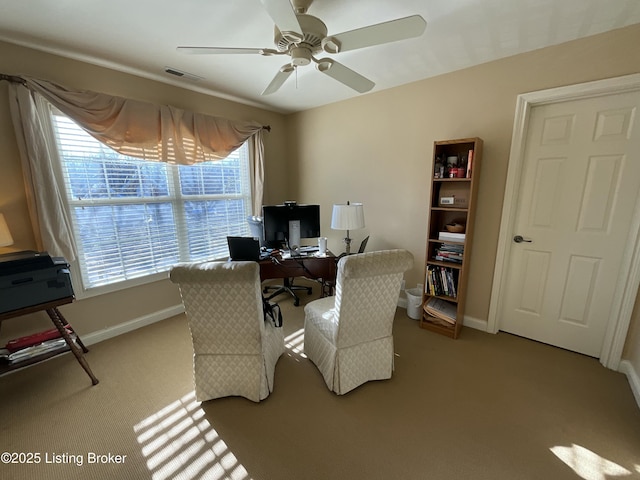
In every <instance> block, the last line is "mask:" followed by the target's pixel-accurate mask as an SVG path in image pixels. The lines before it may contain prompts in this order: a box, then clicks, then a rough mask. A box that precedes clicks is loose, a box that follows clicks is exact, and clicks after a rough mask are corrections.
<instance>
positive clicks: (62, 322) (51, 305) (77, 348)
mask: <svg viewBox="0 0 640 480" xmlns="http://www.w3.org/2000/svg"><path fill="white" fill-rule="evenodd" d="M71 302H73V297H65V298H60V299H58V300H53V301H51V302H47V303H41V304H38V305H32V306H30V307H24V308H20V309H18V310H12V311H10V312H5V313H2V314H0V322H3V321H5V320H9V319H11V318H16V317H20V316H22V315H26V314H28V313H35V312H41V311H45V312H47V315H49V318H50V319H51V321H52V322H53V324H54V325H55V327H56V329H57V330H58V332H60V335H61V336H62V338H64V341H65V342H66V346H64V347H61V348H60V349H58V350H54V351H52V352H47V353H43V354H41V355H36V356H34V357H33V358H29V359H26V360H22V361H19V362H16V363H10V364H8V365H3V364H0V375H3V374H5V373H7V372H10V371H12V370H17V369H19V368H22V367H26V366H27V365H32V364H34V363H38V362H41V361H43V360H46V359H48V358H51V357H54V356H56V355H59V354H61V353H64V352H67V351H69V350H71V352H72V353H73V354H74V355H75V357H76V359H77V360H78V363H79V364H80V366H81V367H82V368H83V369H84V371H85V372H87V375H89V378H90V379H91V383H92V385H97V384H98V379H97V378H96V376H95V375H94V374H93V372H92V371H91V368H90V367H89V363H87V360H86V359H85V358H84V355H83V353H87V352H88V351H89V349H87V347H85V346H84V344H83V343H82V340H80V337H79V336H78V334H75V335H76V339H75V341H74V340H73V339H72V338H71V335H69V329H71V332H72V333H75V332H74V331H73V327H71V325H69V322H67V320H66V319H65V318H64V317H63V316H62V313H60V310H58V307H59V306H60V305H65V304H68V303H71ZM67 327H68V328H67Z"/></svg>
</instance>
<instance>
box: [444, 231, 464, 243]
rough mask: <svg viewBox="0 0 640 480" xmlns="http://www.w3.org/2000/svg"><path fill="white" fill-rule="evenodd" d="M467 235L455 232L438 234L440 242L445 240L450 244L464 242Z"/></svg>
mask: <svg viewBox="0 0 640 480" xmlns="http://www.w3.org/2000/svg"><path fill="white" fill-rule="evenodd" d="M464 239H465V234H464V233H453V232H438V240H445V241H447V240H448V241H450V242H464Z"/></svg>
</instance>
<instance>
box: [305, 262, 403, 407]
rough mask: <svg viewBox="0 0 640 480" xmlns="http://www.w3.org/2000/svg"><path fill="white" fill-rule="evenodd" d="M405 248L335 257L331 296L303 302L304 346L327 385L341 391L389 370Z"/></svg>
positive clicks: (388, 374) (385, 375)
mask: <svg viewBox="0 0 640 480" xmlns="http://www.w3.org/2000/svg"><path fill="white" fill-rule="evenodd" d="M412 265H413V255H411V253H409V252H408V251H406V250H382V251H375V252H369V253H362V254H356V255H348V256H345V257H343V258H341V259H340V261H339V262H338V273H337V277H336V291H335V296H334V297H325V298H321V299H319V300H314V301H312V302H309V303H308V304H307V305H306V306H305V322H304V351H305V353H306V355H307V357H308V358H309V359H310V360H311V361H312V362H313V363H314V364H315V365H316V366H317V367H318V370H320V373H321V374H322V376H323V377H324V381H325V383H326V384H327V387H328V388H329V389H330V390H332V391H333V392H335V393H337V394H338V395H343V394H345V393H347V392H349V391H351V390H353V389H354V388H356V387H358V386H360V385H362V384H363V383H365V382H368V381H371V380H383V379H388V378H391V375H392V373H393V335H392V327H393V319H394V315H395V312H396V306H397V304H398V297H399V296H400V288H401V285H402V277H403V274H404V272H405V271H407V270H408V269H409V268H411V266H412Z"/></svg>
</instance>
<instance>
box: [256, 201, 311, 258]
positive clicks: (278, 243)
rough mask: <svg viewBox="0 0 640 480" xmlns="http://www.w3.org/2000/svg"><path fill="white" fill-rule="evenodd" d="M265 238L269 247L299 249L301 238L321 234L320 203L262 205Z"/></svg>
mask: <svg viewBox="0 0 640 480" xmlns="http://www.w3.org/2000/svg"><path fill="white" fill-rule="evenodd" d="M262 221H263V223H264V240H265V243H266V244H267V246H268V247H271V248H281V247H283V246H284V247H286V248H289V249H291V250H297V249H298V247H300V239H301V238H316V237H319V236H320V205H298V204H297V203H293V202H288V203H286V204H284V205H265V206H263V207H262Z"/></svg>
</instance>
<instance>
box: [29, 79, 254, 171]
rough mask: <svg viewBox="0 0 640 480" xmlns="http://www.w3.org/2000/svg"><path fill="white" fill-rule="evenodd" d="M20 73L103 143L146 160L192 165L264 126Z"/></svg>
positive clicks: (230, 149) (224, 153)
mask: <svg viewBox="0 0 640 480" xmlns="http://www.w3.org/2000/svg"><path fill="white" fill-rule="evenodd" d="M19 78H20V79H21V80H22V82H21V83H22V85H24V86H25V87H27V88H28V89H29V90H31V91H34V92H37V93H39V94H40V95H42V96H43V97H44V98H45V99H46V100H47V101H48V102H49V103H51V104H52V105H54V106H55V107H56V108H58V109H59V110H60V111H61V112H63V113H64V114H66V115H68V116H69V117H71V118H72V119H73V120H75V121H76V122H77V123H78V124H79V125H80V126H81V127H82V128H83V129H85V130H86V131H87V132H88V133H89V134H90V135H92V136H93V137H95V138H96V139H98V140H99V141H100V142H102V143H104V144H106V145H108V146H109V147H111V148H113V149H114V150H116V151H117V152H119V153H121V154H123V155H129V156H132V157H136V158H142V159H145V160H151V161H164V162H169V163H179V164H183V165H191V164H193V163H197V162H203V161H209V160H215V159H222V158H226V157H227V156H228V155H229V154H230V153H231V152H233V151H234V150H235V149H237V148H239V147H240V146H241V145H242V144H243V143H244V142H245V141H246V140H247V139H248V138H250V137H251V136H253V135H254V134H255V133H257V132H259V131H261V130H262V128H263V127H262V125H261V124H259V123H257V122H253V121H237V120H229V119H226V118H221V117H214V116H210V115H204V114H201V113H194V112H190V111H187V110H182V109H179V108H176V107H173V106H170V105H154V104H151V103H147V102H142V101H139V100H131V99H127V98H122V97H117V96H112V95H107V94H104V93H96V92H92V91H88V90H74V89H70V88H66V87H63V86H60V85H57V84H55V83H52V82H49V81H46V80H40V79H36V78H32V77H28V76H21V77H19Z"/></svg>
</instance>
